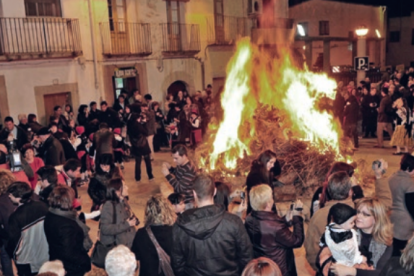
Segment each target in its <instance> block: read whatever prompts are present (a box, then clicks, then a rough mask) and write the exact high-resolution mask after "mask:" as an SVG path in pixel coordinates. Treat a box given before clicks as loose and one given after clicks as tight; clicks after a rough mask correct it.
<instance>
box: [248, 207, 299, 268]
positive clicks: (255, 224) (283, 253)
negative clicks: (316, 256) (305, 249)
mask: <svg viewBox="0 0 414 276" xmlns="http://www.w3.org/2000/svg"><path fill="white" fill-rule="evenodd" d="M292 224H293V232H291V231H290V230H289V227H290V225H289V224H288V223H287V222H286V220H285V218H282V217H279V216H278V215H277V214H276V213H273V212H265V211H253V212H252V213H251V214H250V215H249V216H247V217H246V222H245V227H246V230H247V233H248V234H249V237H250V240H251V241H252V244H253V253H254V257H255V258H258V257H267V258H269V259H271V260H273V261H274V262H275V263H276V264H277V265H278V266H279V268H280V271H281V272H282V275H283V276H296V275H297V273H296V266H295V256H294V254H293V248H298V247H301V246H302V244H303V241H304V238H305V234H304V232H303V219H302V217H299V216H294V217H293V219H292Z"/></svg>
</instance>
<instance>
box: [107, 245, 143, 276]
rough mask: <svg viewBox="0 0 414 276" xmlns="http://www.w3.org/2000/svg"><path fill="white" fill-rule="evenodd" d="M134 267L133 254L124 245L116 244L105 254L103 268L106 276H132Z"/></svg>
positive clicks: (135, 265)
mask: <svg viewBox="0 0 414 276" xmlns="http://www.w3.org/2000/svg"><path fill="white" fill-rule="evenodd" d="M136 267H137V261H136V259H135V254H134V253H132V252H131V250H129V248H128V247H126V246H125V245H122V244H121V245H118V246H117V247H115V248H113V249H112V250H111V251H109V252H108V255H106V258H105V270H106V273H108V276H132V275H134V273H135V269H136Z"/></svg>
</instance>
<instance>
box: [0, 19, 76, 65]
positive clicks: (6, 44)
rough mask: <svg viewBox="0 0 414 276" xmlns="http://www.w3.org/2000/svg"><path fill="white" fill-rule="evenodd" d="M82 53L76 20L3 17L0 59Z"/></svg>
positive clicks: (35, 57)
mask: <svg viewBox="0 0 414 276" xmlns="http://www.w3.org/2000/svg"><path fill="white" fill-rule="evenodd" d="M80 55H82V43H81V36H80V29H79V21H78V20H77V19H68V18H51V17H27V18H0V60H7V61H11V60H21V59H37V58H52V57H76V56H80Z"/></svg>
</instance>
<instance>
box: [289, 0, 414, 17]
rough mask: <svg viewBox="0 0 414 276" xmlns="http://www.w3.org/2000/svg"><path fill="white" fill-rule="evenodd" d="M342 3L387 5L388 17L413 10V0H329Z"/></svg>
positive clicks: (299, 0)
mask: <svg viewBox="0 0 414 276" xmlns="http://www.w3.org/2000/svg"><path fill="white" fill-rule="evenodd" d="M307 1H309V0H289V5H290V6H294V5H297V4H300V3H302V2H307ZM329 1H336V2H344V3H355V4H363V5H373V6H387V7H388V15H389V16H390V17H398V16H410V15H411V12H413V11H414V1H413V0H329Z"/></svg>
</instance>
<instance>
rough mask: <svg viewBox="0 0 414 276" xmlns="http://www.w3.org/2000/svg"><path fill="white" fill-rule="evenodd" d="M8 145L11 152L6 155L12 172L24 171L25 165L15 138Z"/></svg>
mask: <svg viewBox="0 0 414 276" xmlns="http://www.w3.org/2000/svg"><path fill="white" fill-rule="evenodd" d="M7 145H8V151H9V153H8V154H7V156H6V160H7V161H9V163H10V170H11V171H12V172H19V171H22V170H23V167H22V160H21V157H20V151H18V150H17V148H16V145H15V142H14V140H13V141H10V142H9V143H8V144H7Z"/></svg>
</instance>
